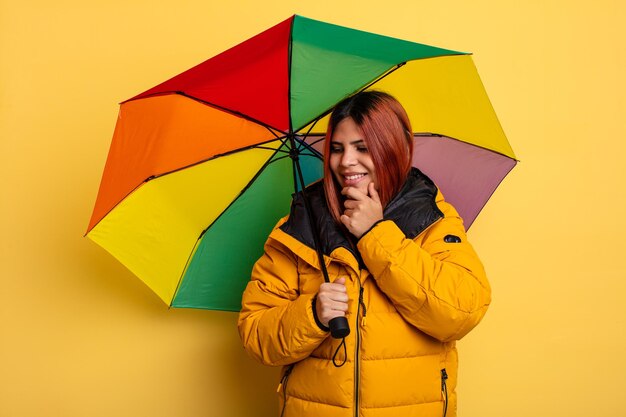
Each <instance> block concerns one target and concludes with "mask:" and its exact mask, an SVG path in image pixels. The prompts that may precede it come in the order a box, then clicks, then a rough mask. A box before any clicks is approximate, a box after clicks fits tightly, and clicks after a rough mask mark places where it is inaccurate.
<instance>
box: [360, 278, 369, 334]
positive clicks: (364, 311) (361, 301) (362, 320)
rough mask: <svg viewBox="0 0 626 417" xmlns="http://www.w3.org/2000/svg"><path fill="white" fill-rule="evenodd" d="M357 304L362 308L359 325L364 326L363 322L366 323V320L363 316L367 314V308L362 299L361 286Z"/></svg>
mask: <svg viewBox="0 0 626 417" xmlns="http://www.w3.org/2000/svg"><path fill="white" fill-rule="evenodd" d="M359 304H360V305H361V307H362V308H363V317H362V318H361V326H365V324H366V323H367V320H366V319H365V316H367V308H366V307H365V301H363V287H361V290H360V292H359Z"/></svg>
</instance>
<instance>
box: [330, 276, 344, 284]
mask: <svg viewBox="0 0 626 417" xmlns="http://www.w3.org/2000/svg"><path fill="white" fill-rule="evenodd" d="M333 283H335V284H341V285H345V284H346V277H339V278H337V279H336V280H334V281H333Z"/></svg>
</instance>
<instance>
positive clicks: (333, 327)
mask: <svg viewBox="0 0 626 417" xmlns="http://www.w3.org/2000/svg"><path fill="white" fill-rule="evenodd" d="M328 327H330V335H331V336H332V337H333V338H335V339H342V338H344V337H346V336H347V335H349V334H350V325H349V324H348V319H347V318H345V317H335V318H334V319H331V320H330V321H329V322H328Z"/></svg>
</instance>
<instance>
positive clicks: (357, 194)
mask: <svg viewBox="0 0 626 417" xmlns="http://www.w3.org/2000/svg"><path fill="white" fill-rule="evenodd" d="M341 194H343V195H345V196H346V197H348V198H351V199H352V200H363V199H365V198H367V194H365V193H364V192H363V191H361V190H359V189H358V188H355V187H344V188H343V189H342V190H341Z"/></svg>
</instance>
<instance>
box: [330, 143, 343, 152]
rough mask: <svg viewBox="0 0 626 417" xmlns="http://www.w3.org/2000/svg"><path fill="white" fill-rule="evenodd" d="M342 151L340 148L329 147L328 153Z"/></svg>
mask: <svg viewBox="0 0 626 417" xmlns="http://www.w3.org/2000/svg"><path fill="white" fill-rule="evenodd" d="M341 151H342V149H341V147H340V146H332V145H331V147H330V153H340V152H341Z"/></svg>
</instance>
